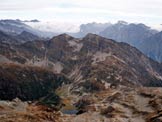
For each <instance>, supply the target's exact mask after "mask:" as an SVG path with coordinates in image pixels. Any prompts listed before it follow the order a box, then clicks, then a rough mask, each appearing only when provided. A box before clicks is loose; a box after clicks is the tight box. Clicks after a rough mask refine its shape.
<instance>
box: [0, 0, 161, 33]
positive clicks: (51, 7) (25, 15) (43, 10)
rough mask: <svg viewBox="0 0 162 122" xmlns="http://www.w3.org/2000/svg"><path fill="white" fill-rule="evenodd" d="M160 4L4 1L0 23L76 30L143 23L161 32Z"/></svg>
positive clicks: (152, 0) (140, 0) (147, 0)
mask: <svg viewBox="0 0 162 122" xmlns="http://www.w3.org/2000/svg"><path fill="white" fill-rule="evenodd" d="M101 3H104V4H101ZM161 4H162V1H161V0H136V1H134V0H122V1H121V0H110V1H105V0H82V1H77V2H76V0H68V1H67V0H54V1H50V0H34V1H33V0H28V1H26V0H16V1H13V0H1V3H0V19H21V20H31V19H38V20H40V21H42V22H54V23H60V24H62V23H65V24H67V23H69V24H71V25H77V26H78V25H79V24H83V23H84V24H85V23H90V22H97V23H107V22H111V23H115V22H117V21H118V20H123V21H127V22H129V23H144V24H146V25H148V26H151V27H152V28H155V29H158V30H159V29H161V24H162V22H161V20H162V13H161V11H162V7H161Z"/></svg>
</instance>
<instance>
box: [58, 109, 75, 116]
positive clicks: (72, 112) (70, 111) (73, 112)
mask: <svg viewBox="0 0 162 122" xmlns="http://www.w3.org/2000/svg"><path fill="white" fill-rule="evenodd" d="M61 112H62V113H63V114H70V115H73V114H76V113H78V110H62V111H61Z"/></svg>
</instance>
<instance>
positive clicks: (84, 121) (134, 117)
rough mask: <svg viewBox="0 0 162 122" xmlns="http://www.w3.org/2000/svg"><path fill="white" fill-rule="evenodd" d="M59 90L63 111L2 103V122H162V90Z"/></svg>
mask: <svg viewBox="0 0 162 122" xmlns="http://www.w3.org/2000/svg"><path fill="white" fill-rule="evenodd" d="M67 87H68V86H64V87H62V88H59V89H58V90H57V94H59V95H60V97H61V99H62V103H63V104H64V105H63V107H62V109H60V110H57V111H56V109H52V108H50V107H47V106H44V105H40V104H38V103H37V102H22V101H21V100H19V99H14V100H13V101H10V102H9V101H0V122H161V121H162V88H145V87H141V88H133V89H132V88H128V87H124V86H118V87H114V86H113V87H111V88H110V87H109V88H108V89H106V90H104V91H100V92H94V93H84V94H82V95H77V94H74V93H73V94H69V93H68V91H66V90H68V89H66V88H67Z"/></svg>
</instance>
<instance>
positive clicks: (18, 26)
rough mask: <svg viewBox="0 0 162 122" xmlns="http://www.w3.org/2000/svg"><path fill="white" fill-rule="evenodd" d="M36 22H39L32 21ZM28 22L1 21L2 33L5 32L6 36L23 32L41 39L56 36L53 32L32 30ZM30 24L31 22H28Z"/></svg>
mask: <svg viewBox="0 0 162 122" xmlns="http://www.w3.org/2000/svg"><path fill="white" fill-rule="evenodd" d="M31 21H32V22H36V21H38V20H31ZM31 21H30V22H31ZM25 22H26V21H21V20H10V19H9V20H0V31H3V32H4V33H6V34H10V35H18V34H20V33H22V32H23V31H25V32H29V33H32V34H34V35H37V36H40V37H51V36H54V35H55V33H53V32H45V31H40V30H37V29H34V28H32V27H31V26H29V25H27V24H25ZM28 22H29V21H28Z"/></svg>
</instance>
